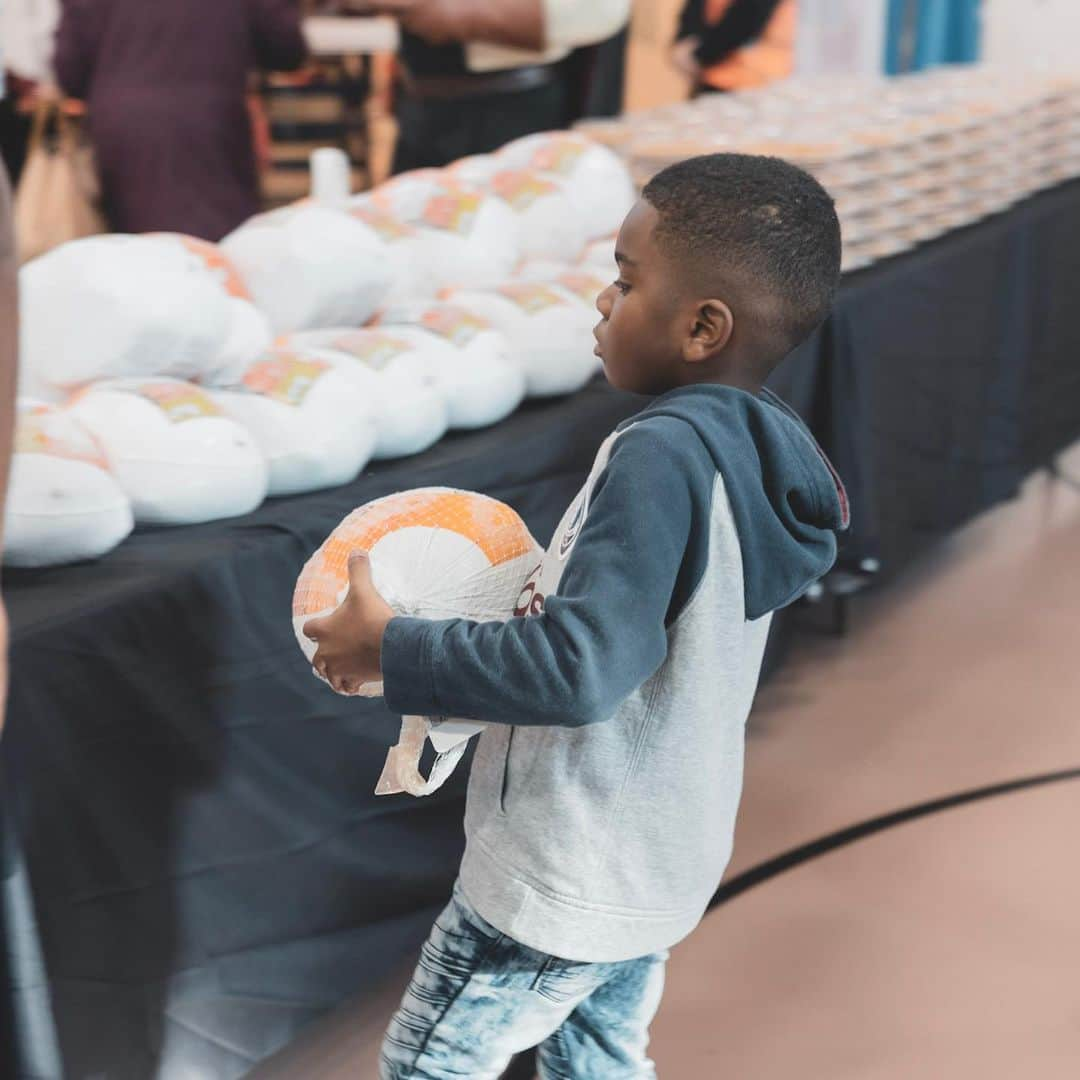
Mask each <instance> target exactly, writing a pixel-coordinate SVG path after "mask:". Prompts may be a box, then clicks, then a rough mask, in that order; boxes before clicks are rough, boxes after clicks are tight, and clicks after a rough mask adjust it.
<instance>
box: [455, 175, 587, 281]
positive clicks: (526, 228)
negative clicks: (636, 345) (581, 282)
mask: <svg viewBox="0 0 1080 1080" xmlns="http://www.w3.org/2000/svg"><path fill="white" fill-rule="evenodd" d="M490 186H491V190H492V191H493V192H494V193H495V194H496V195H497V196H498V197H499V198H500V199H501V200H502V201H503V202H505V203H506V205H507V206H509V207H510V208H511V209H512V210H513V211H514V213H515V214H516V215H517V219H518V224H519V226H520V229H521V253H522V255H523V256H525V257H526V258H544V259H555V260H561V261H564V262H572V261H573V260H574V259H576V258H577V257H578V255H579V254H580V253H581V249H582V247H583V246H584V244H585V241H586V239H587V237H586V233H587V231H588V230H587V227H586V224H585V221H584V220H583V218H582V215H581V211H580V210H579V209H578V207H577V206H576V204H575V203H574V201H573V200H572V199H571V198H570V193H569V191H568V190H567V188H566V187H565V186H564V185H563V183H562V182H561V181H560V180H559V179H558V178H557V177H553V176H543V175H541V174H540V173H538V172H531V171H529V170H527V169H513V170H509V169H508V170H506V171H504V172H498V173H496V174H495V175H494V176H493V177H492V178H491V181H490ZM460 284H464V282H461V283H460Z"/></svg>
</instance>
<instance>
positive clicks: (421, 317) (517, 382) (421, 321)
mask: <svg viewBox="0 0 1080 1080" xmlns="http://www.w3.org/2000/svg"><path fill="white" fill-rule="evenodd" d="M379 325H380V326H382V327H383V328H385V329H386V330H387V332H389V333H391V334H392V335H393V336H394V337H395V338H398V339H399V340H401V341H405V342H407V343H409V344H410V345H411V346H412V347H413V349H414V350H415V352H414V355H415V356H416V357H417V358H422V360H423V362H424V363H425V364H426V365H427V367H426V370H425V374H426V375H427V376H428V378H430V379H431V380H432V381H433V383H434V385H435V386H437V387H438V389H439V392H440V393H441V394H442V395H443V397H444V398H445V399H446V405H447V409H448V410H449V415H450V426H451V427H452V428H459V429H461V428H464V429H471V428H479V427H487V426H488V425H489V424H494V423H497V422H498V421H499V420H502V419H503V418H504V417H506V416H509V415H510V413H512V412H513V411H514V410H515V409H516V408H517V407H518V406H519V405H520V404H521V402H522V399H523V398H524V397H525V371H524V368H523V367H522V366H521V364H519V363H518V362H517V361H516V360H515V359H513V358H511V356H510V354H509V343H508V342H507V340H506V338H505V337H504V336H503V335H502V334H501V333H500V332H499V331H498V330H496V329H495V327H494V326H492V325H491V324H490V323H489V322H486V321H485V320H484V319H481V318H478V317H477V316H476V315H473V314H470V313H469V312H468V311H464V310H463V309H461V308H459V307H455V306H454V305H453V304H447V303H443V302H440V301H428V302H418V303H412V304H397V305H395V306H393V307H391V308H388V309H387V310H386V311H385V312H384V313H383V314H382V316H380V319H379Z"/></svg>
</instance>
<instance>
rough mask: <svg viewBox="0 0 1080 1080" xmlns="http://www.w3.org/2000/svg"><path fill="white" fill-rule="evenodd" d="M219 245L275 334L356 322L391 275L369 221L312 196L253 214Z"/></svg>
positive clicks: (375, 304)
mask: <svg viewBox="0 0 1080 1080" xmlns="http://www.w3.org/2000/svg"><path fill="white" fill-rule="evenodd" d="M221 247H222V250H223V251H224V252H225V254H226V255H227V256H228V258H229V259H230V260H231V261H232V263H233V264H234V265H235V266H236V268H237V270H238V271H239V273H240V276H241V277H242V278H243V280H244V282H245V283H246V285H247V287H248V288H249V289H250V290H251V294H252V296H254V298H255V302H256V303H257V304H258V305H259V307H260V309H261V310H262V312H263V314H264V315H266V317H267V318H268V319H269V320H270V325H271V326H272V327H273V329H274V332H275V333H276V334H284V333H289V332H291V331H294V330H306V329H308V328H311V327H317V326H341V325H345V326H360V325H362V324H363V323H365V322H366V321H367V320H368V319H369V318H370V317H371V315H372V314H373V313H374V312H375V311H376V309H377V308H378V307H379V305H380V304H381V303H382V301H383V298H384V297H385V296H386V293H387V291H388V289H389V288H390V285H391V282H392V277H393V270H392V266H391V262H390V258H389V256H388V254H387V250H386V245H385V244H384V243H383V242H382V240H380V239H379V236H378V234H377V233H376V232H375V230H374V229H372V228H370V227H369V226H368V225H365V224H364V223H363V222H362V221H358V220H357V219H356V218H355V217H352V216H350V215H349V214H347V213H345V212H343V211H340V210H329V209H326V208H325V207H320V206H315V205H312V204H310V203H304V204H301V205H299V206H296V207H294V208H290V210H289V211H288V212H287V213H281V214H262V215H260V216H258V217H255V218H252V219H251V220H250V221H249V222H247V223H246V224H244V225H241V226H240V228H239V229H237V230H236V231H235V232H233V233H230V235H229V236H227V237H226V238H225V239H224V240H223V241H222V243H221Z"/></svg>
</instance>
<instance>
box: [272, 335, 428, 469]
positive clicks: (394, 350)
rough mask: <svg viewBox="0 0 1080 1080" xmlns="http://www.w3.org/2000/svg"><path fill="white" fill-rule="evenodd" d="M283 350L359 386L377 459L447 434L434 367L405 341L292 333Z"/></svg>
mask: <svg viewBox="0 0 1080 1080" xmlns="http://www.w3.org/2000/svg"><path fill="white" fill-rule="evenodd" d="M278 347H279V348H284V349H287V350H291V351H298V350H299V351H302V352H303V353H304V354H305V355H315V356H316V357H317V358H318V359H321V360H324V361H326V362H328V363H330V364H332V365H333V366H334V367H335V368H336V369H337V370H338V371H339V372H340V374H342V375H343V376H344V377H345V378H346V379H348V380H349V381H350V382H351V383H352V384H353V385H354V386H355V387H357V389H358V390H359V391H360V392H361V394H362V396H363V397H364V399H365V401H366V402H367V403H368V412H369V414H370V415H371V417H372V419H373V421H374V424H375V430H376V433H377V436H376V443H375V451H374V455H373V456H374V457H376V458H378V459H380V460H383V459H386V458H398V457H408V456H409V455H410V454H419V453H420V452H421V451H422V450H426V449H427V448H428V447H429V446H432V445H433V444H434V443H437V442H438V441H439V439H441V438H442V437H443V436H444V435H445V434H446V429H447V427H448V426H449V422H450V419H449V413H448V409H447V405H446V399H445V397H444V396H443V393H442V391H441V390H440V389H439V387H438V386H437V384H436V380H435V378H434V376H433V375H432V374H431V367H432V362H431V360H430V358H428V357H426V356H423V355H417V349H416V346H415V345H414V343H412V342H410V341H407V340H406V339H405V338H404V337H403V336H401V335H397V334H393V333H390V332H388V331H386V330H381V329H379V328H364V329H359V330H352V329H349V328H347V327H339V328H337V329H325V330H307V331H304V332H303V333H299V334H289V335H287V336H286V337H284V338H281V339H280V340H279V342H278Z"/></svg>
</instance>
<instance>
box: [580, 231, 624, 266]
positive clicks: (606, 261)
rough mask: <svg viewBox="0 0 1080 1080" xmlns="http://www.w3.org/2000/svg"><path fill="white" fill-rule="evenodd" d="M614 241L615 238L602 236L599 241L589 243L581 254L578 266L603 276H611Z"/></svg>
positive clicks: (613, 264) (613, 263)
mask: <svg viewBox="0 0 1080 1080" xmlns="http://www.w3.org/2000/svg"><path fill="white" fill-rule="evenodd" d="M615 239H616V237H615V236H602V237H600V239H599V240H592V241H590V242H589V243H588V244H586V246H585V250H584V251H583V252H582V253H581V258H579V259H578V265H579V266H587V267H589V268H590V269H593V270H600V271H602V272H603V273H605V274H613V273H614V272H615Z"/></svg>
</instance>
